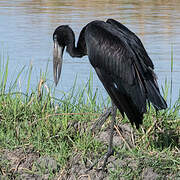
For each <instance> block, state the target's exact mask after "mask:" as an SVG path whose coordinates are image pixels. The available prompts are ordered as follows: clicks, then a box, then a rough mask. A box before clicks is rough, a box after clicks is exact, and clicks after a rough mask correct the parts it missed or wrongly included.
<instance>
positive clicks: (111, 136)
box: [102, 102, 117, 171]
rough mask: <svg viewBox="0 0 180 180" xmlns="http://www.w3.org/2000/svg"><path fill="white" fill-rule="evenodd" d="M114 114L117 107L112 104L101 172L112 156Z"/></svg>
mask: <svg viewBox="0 0 180 180" xmlns="http://www.w3.org/2000/svg"><path fill="white" fill-rule="evenodd" d="M116 113H117V107H116V106H115V104H114V103H113V102H112V111H111V116H112V119H111V124H110V137H109V146H108V151H107V153H106V155H105V157H104V163H103V166H102V170H103V171H104V169H105V167H106V163H107V160H108V158H109V157H110V156H111V155H112V154H113V135H114V125H115V121H116Z"/></svg>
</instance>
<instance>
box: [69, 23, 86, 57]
mask: <svg viewBox="0 0 180 180" xmlns="http://www.w3.org/2000/svg"><path fill="white" fill-rule="evenodd" d="M85 29H86V26H85V27H84V28H83V29H82V31H81V33H80V35H79V39H78V42H77V47H75V35H74V33H72V37H71V38H70V39H71V42H70V43H69V44H68V46H67V52H68V53H69V54H70V56H72V57H79V58H80V57H83V56H85V55H87V48H86V43H85Z"/></svg>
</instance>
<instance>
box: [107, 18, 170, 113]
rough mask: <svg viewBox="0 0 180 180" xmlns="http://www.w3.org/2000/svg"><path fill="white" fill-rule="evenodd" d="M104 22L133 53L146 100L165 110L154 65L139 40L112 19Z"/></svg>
mask: <svg viewBox="0 0 180 180" xmlns="http://www.w3.org/2000/svg"><path fill="white" fill-rule="evenodd" d="M106 22H107V23H108V24H111V25H112V26H113V27H114V28H116V29H117V30H118V31H119V33H120V34H119V37H121V36H122V35H123V36H124V37H125V38H126V42H127V43H128V45H129V47H130V48H131V50H132V51H133V54H134V56H136V61H135V64H136V66H137V69H138V71H139V72H140V74H141V76H142V78H143V79H144V83H145V87H146V91H147V92H146V93H147V99H149V101H151V102H152V104H153V105H154V107H155V108H156V109H157V110H159V109H165V108H167V104H166V102H165V100H164V99H163V98H162V96H161V95H160V91H159V87H158V83H157V77H156V75H155V73H154V71H153V69H154V65H153V63H152V61H151V59H150V57H149V56H148V54H147V52H146V50H145V48H144V46H143V44H142V42H141V40H140V39H139V38H138V37H137V36H136V35H135V34H134V33H133V32H132V31H130V30H129V29H128V28H127V27H125V26H124V25H123V24H121V23H120V22H118V21H116V20H114V19H108V20H107V21H106Z"/></svg>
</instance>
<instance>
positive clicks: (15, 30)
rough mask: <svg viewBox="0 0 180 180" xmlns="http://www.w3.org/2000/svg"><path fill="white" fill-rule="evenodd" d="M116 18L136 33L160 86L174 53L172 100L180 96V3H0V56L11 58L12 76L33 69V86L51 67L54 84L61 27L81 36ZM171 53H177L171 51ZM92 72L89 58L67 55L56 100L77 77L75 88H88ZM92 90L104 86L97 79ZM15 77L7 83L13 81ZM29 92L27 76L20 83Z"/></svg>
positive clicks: (36, 0)
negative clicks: (56, 33)
mask: <svg viewBox="0 0 180 180" xmlns="http://www.w3.org/2000/svg"><path fill="white" fill-rule="evenodd" d="M107 18H114V19H117V20H119V21H120V22H122V23H123V24H125V25H126V26H127V27H128V28H130V29H131V30H132V31H134V32H135V33H136V34H137V35H138V36H139V37H140V39H141V40H142V41H143V43H144V45H145V47H146V49H147V51H148V53H149V55H150V57H151V59H152V60H153V62H154V64H155V71H156V73H157V75H158V81H159V85H160V86H161V85H164V81H165V79H166V78H167V79H168V80H170V77H171V73H170V66H171V61H170V60H171V55H172V54H173V59H174V67H173V73H172V78H173V101H175V100H176V99H177V97H178V96H179V91H180V2H179V0H172V1H170V2H169V1H166V0H164V1H162V0H156V1H155V0H149V1H146V2H143V1H134V0H121V1H118V0H116V1H113V0H109V1H108V0H104V1H100V0H99V1H98V0H93V1H87V0H74V1H72V0H68V1H67V0H62V1H60V0H44V1H43V0H29V1H20V0H13V1H10V0H9V1H2V0H1V1H0V51H1V52H2V51H5V54H7V53H8V55H9V58H10V62H9V71H10V74H11V75H10V76H11V77H16V76H17V74H18V72H19V71H20V69H22V67H23V66H24V65H26V66H27V68H28V66H29V64H32V65H33V75H32V80H31V87H32V88H34V87H35V86H37V82H38V80H39V74H40V70H42V71H45V69H46V65H47V63H48V62H49V66H48V70H47V72H48V74H47V76H48V82H47V83H48V84H52V83H53V74H52V50H53V42H52V34H53V31H54V29H55V28H56V27H57V26H59V25H62V24H69V25H70V26H71V27H72V28H73V30H74V32H75V35H76V36H77V37H78V35H79V32H80V31H81V29H82V27H83V26H84V25H86V24H87V23H88V22H90V21H92V20H95V19H99V20H106V19H107ZM172 49H173V53H172V51H171V50H172ZM90 71H92V72H93V73H94V70H93V69H92V67H91V66H90V64H89V61H88V59H87V57H84V58H83V59H77V58H75V59H72V58H71V57H70V56H69V55H67V54H64V64H63V70H62V75H61V80H60V83H59V84H58V86H57V94H58V95H57V96H61V93H58V92H60V91H66V92H67V91H68V90H69V89H70V88H71V87H72V84H73V82H74V80H75V77H76V75H77V76H78V82H77V85H80V84H82V83H85V82H86V81H87V79H88V77H89V72H90ZM93 79H94V87H95V88H96V87H98V88H99V89H101V92H102V93H103V94H104V95H105V91H104V90H102V89H103V88H102V85H101V83H100V82H99V80H98V79H97V77H96V75H94V76H93ZM10 80H12V78H9V81H10ZM19 86H20V87H21V88H22V90H24V89H26V82H25V80H24V78H23V77H21V81H20V82H19Z"/></svg>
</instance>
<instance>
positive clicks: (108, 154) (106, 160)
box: [86, 149, 114, 172]
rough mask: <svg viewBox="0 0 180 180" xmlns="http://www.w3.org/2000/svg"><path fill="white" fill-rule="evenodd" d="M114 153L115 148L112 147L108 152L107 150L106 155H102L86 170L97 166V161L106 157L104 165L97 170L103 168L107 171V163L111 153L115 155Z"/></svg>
mask: <svg viewBox="0 0 180 180" xmlns="http://www.w3.org/2000/svg"><path fill="white" fill-rule="evenodd" d="M113 154H114V150H113V149H112V150H108V152H107V153H106V154H105V155H104V156H102V157H101V158H100V159H98V160H96V162H95V163H93V164H92V165H91V167H89V168H88V169H87V170H86V172H88V171H90V170H92V169H93V168H94V166H96V165H97V163H98V162H99V161H101V160H102V159H104V162H103V165H102V167H101V168H98V169H97V170H99V171H100V170H102V171H103V172H106V171H107V170H106V165H107V162H108V158H109V157H110V156H111V155H113Z"/></svg>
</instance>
